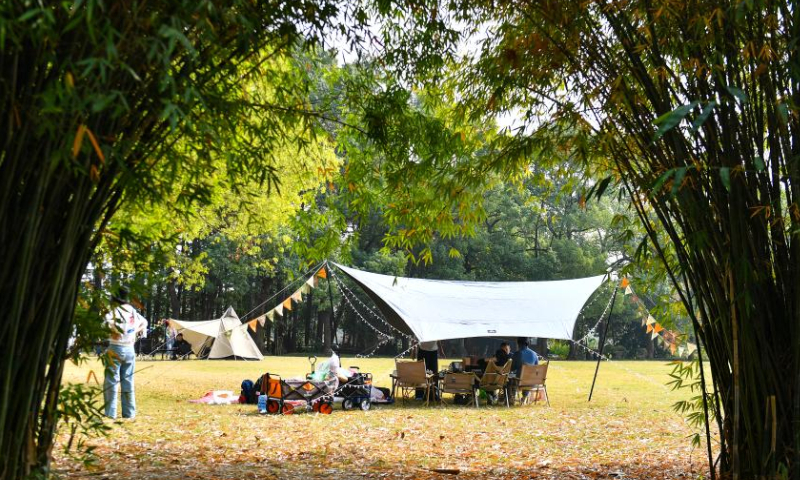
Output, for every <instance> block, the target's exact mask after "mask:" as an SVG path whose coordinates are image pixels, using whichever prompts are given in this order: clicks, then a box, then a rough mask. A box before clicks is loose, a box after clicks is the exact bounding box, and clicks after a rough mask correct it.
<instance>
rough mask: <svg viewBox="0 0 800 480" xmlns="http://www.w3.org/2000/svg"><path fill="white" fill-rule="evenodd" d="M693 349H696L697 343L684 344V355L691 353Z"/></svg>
mask: <svg viewBox="0 0 800 480" xmlns="http://www.w3.org/2000/svg"><path fill="white" fill-rule="evenodd" d="M695 350H697V345H695V344H694V343H687V344H686V355H691V354H693V353H694V351H695Z"/></svg>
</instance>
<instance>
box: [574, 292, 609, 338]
mask: <svg viewBox="0 0 800 480" xmlns="http://www.w3.org/2000/svg"><path fill="white" fill-rule="evenodd" d="M614 289H615V290H616V287H615V288H614ZM598 298H600V296H599V295H598V296H597V297H595V298H594V300H592V302H591V303H590V304H589V305H587V306H586V307H584V310H585V309H587V308H588V307H589V306H590V305H591V304H592V303H594V302H595V300H597V299H598ZM612 300H614V295H613V294H612V295H611V296H610V297H608V303H606V307H605V308H604V309H603V313H601V314H600V316H599V317H598V318H597V323H595V324H594V326H593V327H592V328H590V329H589V331H588V332H587V333H586V335H584V336H583V338H580V339H579V340H577V341H578V342H582V341H584V340H586V339H587V338H589V337H593V336H594V335H595V334H596V330H597V327H599V326H600V322H602V321H603V319H604V318H605V316H606V313H608V311H609V309H610V308H611V301H612ZM579 316H583V310H581V313H580V315H579Z"/></svg>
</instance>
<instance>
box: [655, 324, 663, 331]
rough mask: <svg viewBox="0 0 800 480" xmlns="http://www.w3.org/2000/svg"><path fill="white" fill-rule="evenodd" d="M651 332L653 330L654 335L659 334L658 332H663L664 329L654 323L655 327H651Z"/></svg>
mask: <svg viewBox="0 0 800 480" xmlns="http://www.w3.org/2000/svg"><path fill="white" fill-rule="evenodd" d="M653 330H654V331H655V332H656V333H658V332H660V331H662V330H664V327H662V326H661V325H659V324H657V323H656V326H655V327H653Z"/></svg>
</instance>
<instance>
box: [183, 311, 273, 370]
mask: <svg viewBox="0 0 800 480" xmlns="http://www.w3.org/2000/svg"><path fill="white" fill-rule="evenodd" d="M169 324H170V326H171V327H172V329H173V330H174V331H175V333H182V334H183V339H184V340H186V341H187V342H189V343H190V344H191V345H192V352H194V353H195V355H197V354H200V353H202V352H204V351H208V358H209V359H212V360H220V359H234V360H236V359H245V360H261V359H262V358H263V357H262V355H261V352H260V351H259V350H258V347H257V346H256V342H254V341H253V338H252V337H251V336H250V334H249V333H247V324H246V323H242V322H241V320H239V317H238V316H237V315H236V312H234V311H233V307H228V309H227V310H225V313H223V314H222V318H218V319H216V320H204V321H200V322H189V321H186V320H173V319H170V320H169ZM209 348H210V351H209V350H208V349H209Z"/></svg>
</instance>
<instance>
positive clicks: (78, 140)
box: [72, 125, 86, 158]
mask: <svg viewBox="0 0 800 480" xmlns="http://www.w3.org/2000/svg"><path fill="white" fill-rule="evenodd" d="M85 133H86V125H78V132H77V133H75V140H74V141H73V142H72V158H76V157H77V156H78V153H79V152H80V151H81V144H82V143H83V135H84V134H85Z"/></svg>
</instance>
